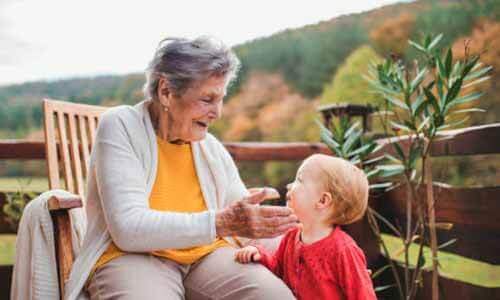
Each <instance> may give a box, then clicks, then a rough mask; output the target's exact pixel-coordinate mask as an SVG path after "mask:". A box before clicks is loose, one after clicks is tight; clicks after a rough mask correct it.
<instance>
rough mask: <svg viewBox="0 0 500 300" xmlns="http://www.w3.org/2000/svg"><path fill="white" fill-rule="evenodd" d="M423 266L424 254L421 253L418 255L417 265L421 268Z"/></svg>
mask: <svg viewBox="0 0 500 300" xmlns="http://www.w3.org/2000/svg"><path fill="white" fill-rule="evenodd" d="M423 266H425V256H424V255H423V254H422V255H420V256H419V257H418V264H417V267H419V268H422V267H423Z"/></svg>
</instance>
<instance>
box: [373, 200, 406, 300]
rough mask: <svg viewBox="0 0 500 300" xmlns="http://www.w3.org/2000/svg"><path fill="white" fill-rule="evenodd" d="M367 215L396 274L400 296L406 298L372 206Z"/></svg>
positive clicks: (393, 272) (395, 278) (402, 298)
mask: <svg viewBox="0 0 500 300" xmlns="http://www.w3.org/2000/svg"><path fill="white" fill-rule="evenodd" d="M366 215H367V217H368V224H370V227H371V228H372V230H373V232H374V233H375V235H376V237H377V240H378V242H379V243H380V245H382V250H383V251H384V254H385V257H386V258H387V261H388V262H389V265H390V266H391V271H392V275H393V276H394V280H395V281H396V286H397V287H398V292H399V298H400V299H401V300H404V299H405V295H404V293H403V286H402V284H401V280H400V279H399V274H398V269H397V267H396V264H395V263H394V261H393V260H392V259H391V254H390V253H389V249H387V246H386V245H385V242H384V240H383V239H382V236H381V234H380V228H379V227H378V223H377V220H376V219H375V216H374V215H373V213H372V209H371V208H370V207H369V208H368V209H367V210H366Z"/></svg>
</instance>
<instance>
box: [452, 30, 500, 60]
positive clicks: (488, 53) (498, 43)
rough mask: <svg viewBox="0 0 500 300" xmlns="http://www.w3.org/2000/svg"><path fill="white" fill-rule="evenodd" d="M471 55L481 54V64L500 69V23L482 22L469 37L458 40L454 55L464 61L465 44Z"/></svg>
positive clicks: (454, 45)
mask: <svg viewBox="0 0 500 300" xmlns="http://www.w3.org/2000/svg"><path fill="white" fill-rule="evenodd" d="M466 43H467V45H468V48H469V54H470V55H473V54H480V55H481V62H483V63H484V64H486V65H491V66H493V69H499V68H500V23H499V22H494V21H489V20H481V21H480V22H479V23H478V24H477V25H476V26H475V28H474V30H473V31H472V34H471V35H470V36H468V37H462V38H459V39H457V41H455V43H454V44H453V54H454V56H455V57H456V58H459V59H463V58H464V57H465V55H466V53H465V44H466Z"/></svg>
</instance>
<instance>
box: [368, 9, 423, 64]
mask: <svg viewBox="0 0 500 300" xmlns="http://www.w3.org/2000/svg"><path fill="white" fill-rule="evenodd" d="M414 24H415V16H413V15H412V14H410V13H402V14H400V15H399V16H397V17H395V18H391V19H387V20H386V21H385V22H383V23H382V24H381V25H380V26H378V27H376V28H375V29H373V30H372V31H371V32H370V39H371V40H372V42H373V44H374V45H375V48H376V49H377V50H378V51H379V53H381V54H382V55H387V54H389V53H394V54H397V55H402V54H403V53H404V52H405V50H406V48H407V46H408V39H409V38H410V35H411V33H412V31H413V25H414Z"/></svg>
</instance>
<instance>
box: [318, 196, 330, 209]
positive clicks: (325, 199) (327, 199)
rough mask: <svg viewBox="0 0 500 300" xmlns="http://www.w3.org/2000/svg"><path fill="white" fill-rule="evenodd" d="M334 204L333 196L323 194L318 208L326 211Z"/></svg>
mask: <svg viewBox="0 0 500 300" xmlns="http://www.w3.org/2000/svg"><path fill="white" fill-rule="evenodd" d="M332 203H333V199H332V194H330V193H329V192H324V193H322V194H321V196H320V198H319V201H318V202H316V208H318V209H324V208H327V207H330V206H331V205H332Z"/></svg>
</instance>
